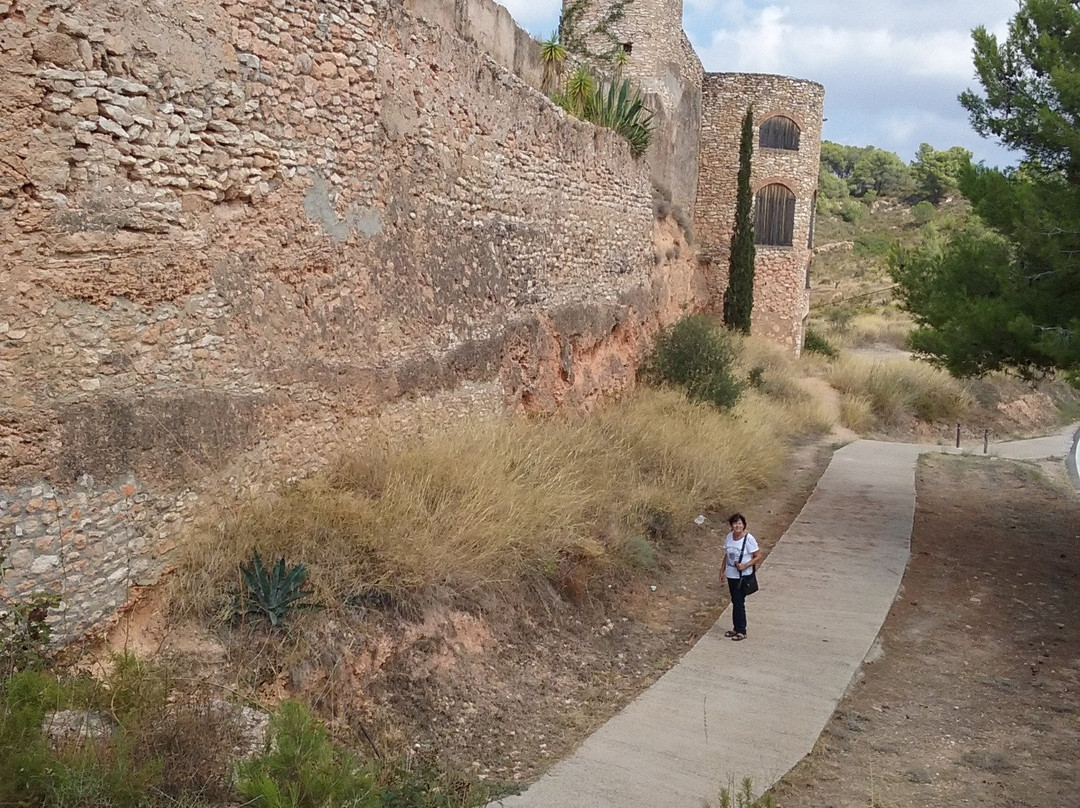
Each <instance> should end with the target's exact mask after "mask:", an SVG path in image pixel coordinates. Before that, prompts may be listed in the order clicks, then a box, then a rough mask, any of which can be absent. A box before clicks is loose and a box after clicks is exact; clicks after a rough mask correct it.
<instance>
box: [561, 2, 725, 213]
mask: <svg viewBox="0 0 1080 808" xmlns="http://www.w3.org/2000/svg"><path fill="white" fill-rule="evenodd" d="M611 6H612V0H563V12H564V14H565V13H566V11H567V10H568V9H570V8H571V7H575V8H576V9H577V10H576V11H575V13H574V18H575V22H574V34H575V35H577V36H580V37H581V38H582V39H583V40H584V42H585V44H586V46H587V47H588V49H589V50H590V51H591V52H592V53H594V54H604V53H607V52H609V51H610V50H611V49H612V48H619V47H623V46H628V47H629V48H630V51H629V56H630V60H629V62H628V63H627V65H626V67H625V68H624V71H623V72H624V74H625V75H627V76H629V77H631V78H632V79H633V80H634V81H635V82H636V84H637V85H638V86H639V87H640V88H641V90H642V92H643V93H644V94H645V95H646V98H647V100H648V103H649V108H650V109H652V110H654V111H655V113H656V114H655V116H654V118H653V126H654V131H653V141H652V145H651V146H650V147H649V150H648V152H647V153H646V155H645V157H646V161H647V162H648V164H649V167H650V169H651V176H652V178H653V182H654V183H655V184H656V185H657V186H658V187H659V188H661V189H663V190H664V191H668V192H670V194H671V197H672V201H673V202H674V203H675V204H676V205H678V206H679V207H681V208H683V209H684V210H685V211H686V212H687V213H688V214H689V213H691V212H692V211H693V209H694V199H695V197H696V195H697V185H698V164H699V155H700V121H701V116H702V106H701V87H702V78H703V76H704V70H703V69H702V66H701V59H700V58H698V55H697V53H696V52H695V51H694V48H693V46H692V45H691V44H690V40H689V39H688V38H687V36H686V34H685V32H684V31H683V27H682V17H683V4H682V0H629V2H628V3H627V4H626V6H625V7H624V8H623V11H622V14H621V16H618V17H617V18H616V19H613V20H611V19H609V17H610V13H611Z"/></svg>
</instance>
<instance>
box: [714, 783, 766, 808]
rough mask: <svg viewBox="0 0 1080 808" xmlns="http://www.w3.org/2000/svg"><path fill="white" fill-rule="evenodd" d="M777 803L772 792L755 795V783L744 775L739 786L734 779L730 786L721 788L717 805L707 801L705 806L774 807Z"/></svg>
mask: <svg viewBox="0 0 1080 808" xmlns="http://www.w3.org/2000/svg"><path fill="white" fill-rule="evenodd" d="M775 805H776V801H775V800H774V799H773V796H772V794H768V793H765V794H762V795H761V796H760V797H754V783H753V781H752V780H751V779H750V778H749V777H744V778H743V780H742V784H741V785H740V786H739V788H735V782H734V780H732V782H731V784H730V785H729V786H726V787H724V788H721V789H720V793H719V794H718V795H717V798H716V805H715V806H712V805H711V804H710V803H708V802H706V803H705V804H704V808H774V806H775Z"/></svg>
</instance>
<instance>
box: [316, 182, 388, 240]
mask: <svg viewBox="0 0 1080 808" xmlns="http://www.w3.org/2000/svg"><path fill="white" fill-rule="evenodd" d="M304 212H305V213H306V214H307V215H308V216H309V217H311V220H312V221H315V222H318V223H319V224H321V225H322V226H323V227H324V228H326V232H327V233H329V234H330V238H332V239H333V240H334V241H335V242H341V241H345V240H346V239H348V238H349V236H351V235H356V234H359V235H362V236H363V237H364V238H372V237H373V236H377V235H379V234H380V233H381V232H382V230H383V222H382V216H380V215H379V213H378V211H376V210H373V209H371V208H366V209H365V208H352V209H350V210H348V211H346V212H345V215H344V216H338V213H337V211H336V210H335V209H334V199H333V198H331V191H330V185H329V184H328V183H327V181H326V179H325V178H324V177H323V176H322V175H321V174H319V173H316V174H315V177H314V179H313V181H312V183H311V189H310V190H309V191H308V192H307V194H306V195H305V196H304Z"/></svg>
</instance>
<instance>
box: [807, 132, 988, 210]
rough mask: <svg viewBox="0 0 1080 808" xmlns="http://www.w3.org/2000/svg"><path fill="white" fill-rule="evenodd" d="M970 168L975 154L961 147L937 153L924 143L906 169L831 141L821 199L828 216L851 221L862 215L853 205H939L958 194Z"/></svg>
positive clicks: (878, 154)
mask: <svg viewBox="0 0 1080 808" xmlns="http://www.w3.org/2000/svg"><path fill="white" fill-rule="evenodd" d="M970 163H971V152H969V151H968V150H967V149H965V148H962V147H960V146H953V147H952V148H949V149H944V150H938V149H935V148H934V147H933V146H931V145H930V144H929V143H923V144H922V145H921V146H919V151H918V152H917V153H916V155H915V159H914V160H913V161H912V162H911V163H905V162H904V161H903V160H902V159H900V157H899V156H898V155H897V154H896V153H894V152H891V151H886V150H885V149H879V148H877V147H876V146H845V145H842V144H840V143H833V142H832V141H828V140H826V141H825V142H823V143H822V144H821V170H820V174H819V177H818V199H819V200H820V201H821V204H822V206H823V207H824V208H825V209H826V210H830V209H831V210H832V211H834V212H837V213H839V214H840V215H841V216H843V217H844V218H845V219H847V220H848V221H851V220H853V219H854V218H855V217H857V216H858V215H859V213H860V211H858V210H857V209H856V208H857V207H858V206H857V205H856V206H855V207H854V208H853V207H852V204H854V203H853V202H852V200H861V201H864V202H865V201H869V200H872V199H876V198H879V197H900V198H906V199H912V200H914V201H918V200H925V201H929V202H930V203H931V204H933V205H938V204H940V203H941V201H942V200H943V199H945V198H946V197H947V196H949V195H950V194H953V193H955V192H956V191H957V190H958V189H959V187H960V177H961V176H962V175H963V173H964V171H965V170H966V169H967V167H968V166H969V165H970ZM845 203H847V204H845Z"/></svg>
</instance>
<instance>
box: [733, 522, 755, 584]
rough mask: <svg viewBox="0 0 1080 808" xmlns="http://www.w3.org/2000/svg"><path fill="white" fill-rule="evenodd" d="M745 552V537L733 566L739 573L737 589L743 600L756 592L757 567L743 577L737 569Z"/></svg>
mask: <svg viewBox="0 0 1080 808" xmlns="http://www.w3.org/2000/svg"><path fill="white" fill-rule="evenodd" d="M745 552H746V536H743V540H742V547H741V548H740V550H739V560H738V561H737V562H736V564H735V571H736V572H738V573H739V589H741V590H742V593H743V597H744V598H745V597H747V596H749V595H752V594H754V593H755V592H757V591H758V582H757V567H752V568H751V570H750V574H749V575H743V574H742V570H740V569H739V566H738V565H739V564H741V563H742V559H743V553H745Z"/></svg>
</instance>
